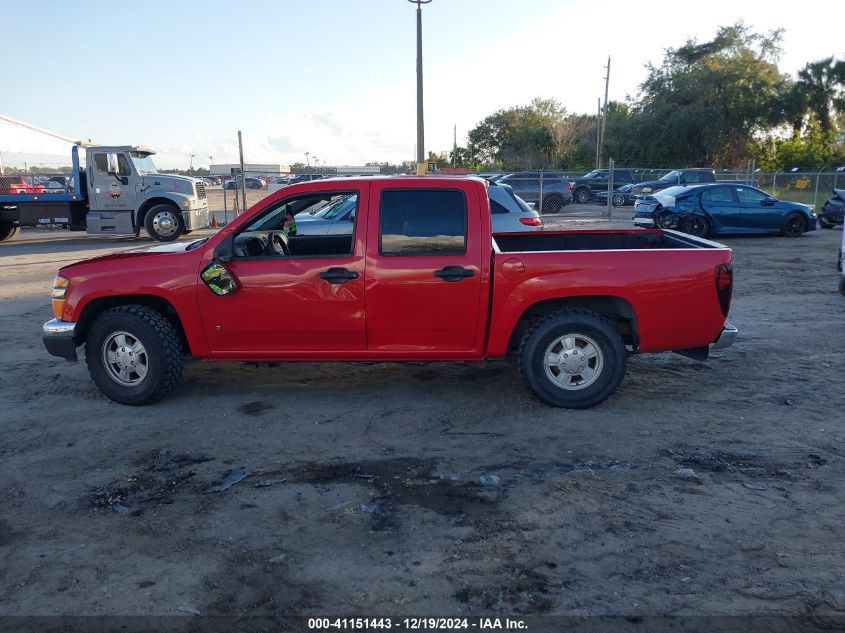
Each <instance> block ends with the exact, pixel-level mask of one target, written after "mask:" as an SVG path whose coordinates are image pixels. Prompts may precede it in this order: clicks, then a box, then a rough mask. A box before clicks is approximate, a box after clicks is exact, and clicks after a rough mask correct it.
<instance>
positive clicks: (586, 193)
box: [572, 187, 590, 204]
mask: <svg viewBox="0 0 845 633" xmlns="http://www.w3.org/2000/svg"><path fill="white" fill-rule="evenodd" d="M572 196H573V198H574V200H575V202H577V203H578V204H587V203H588V202H589V201H590V190H589V189H588V188H587V187H578V188H577V189H576V190H575V191H574V192H573V194H572Z"/></svg>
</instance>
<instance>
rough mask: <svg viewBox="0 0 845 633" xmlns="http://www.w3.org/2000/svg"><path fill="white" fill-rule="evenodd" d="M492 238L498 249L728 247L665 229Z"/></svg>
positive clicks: (539, 233)
mask: <svg viewBox="0 0 845 633" xmlns="http://www.w3.org/2000/svg"><path fill="white" fill-rule="evenodd" d="M493 242H494V248H496V249H497V252H499V253H518V252H523V253H538V252H548V251H617V250H620V251H621V250H645V249H649V250H654V249H678V248H725V247H724V246H723V245H722V244H719V243H717V242H711V241H709V240H705V239H701V238H698V237H694V236H692V235H687V234H686V233H680V232H678V231H670V230H662V229H599V230H595V231H535V232H532V233H502V234H498V235H494V236H493Z"/></svg>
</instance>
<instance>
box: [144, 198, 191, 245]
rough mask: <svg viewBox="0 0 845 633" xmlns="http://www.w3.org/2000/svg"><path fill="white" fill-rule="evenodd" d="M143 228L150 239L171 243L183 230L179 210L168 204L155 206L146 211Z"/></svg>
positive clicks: (183, 226) (183, 225)
mask: <svg viewBox="0 0 845 633" xmlns="http://www.w3.org/2000/svg"><path fill="white" fill-rule="evenodd" d="M144 226H145V227H146V229H147V233H149V235H150V237H151V238H153V239H154V240H158V241H159V242H172V241H173V240H175V239H176V238H178V237H179V236H180V235H181V234H182V232H183V231H184V230H185V224H184V222H183V221H182V214H181V213H180V212H179V209H177V208H176V207H174V206H172V205H169V204H157V205H155V206H154V207H153V208H152V209H150V210H149V211H147V215H146V216H144Z"/></svg>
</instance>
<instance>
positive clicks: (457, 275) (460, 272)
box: [434, 266, 475, 281]
mask: <svg viewBox="0 0 845 633" xmlns="http://www.w3.org/2000/svg"><path fill="white" fill-rule="evenodd" d="M473 275H475V271H474V270H472V269H470V268H464V267H463V266H444V267H443V268H441V269H440V270H435V271H434V276H435V277H440V279H442V280H443V281H461V280H462V279H467V278H468V277H472V276H473Z"/></svg>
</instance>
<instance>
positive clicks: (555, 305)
mask: <svg viewBox="0 0 845 633" xmlns="http://www.w3.org/2000/svg"><path fill="white" fill-rule="evenodd" d="M573 308H577V309H581V310H589V311H590V312H594V313H596V314H598V315H601V316H603V317H605V318H606V319H608V320H609V321H610V322H611V323H612V324H613V325H614V327H616V330H617V331H618V332H619V334H620V335H621V336H622V340H623V341H624V342H625V344H626V345H630V346H631V348H632V349H633V350H636V349H637V348H638V347H639V332H638V328H637V314H636V311H635V310H634V306H633V305H631V303H630V302H629V301H628V300H626V299H623V298H622V297H617V296H614V295H579V296H572V297H558V298H555V299H546V300H543V301H538V302H537V303H534V304H532V305H530V306H529V307H528V308H526V309H525V310H524V311H523V313H522V314H521V315H520V317H519V319H518V320H517V322H516V325H514V327H513V330H512V331H511V335H510V339H509V341H508V350H507V351H508V354H515V353H516V352H517V351H518V349H519V345H520V343H521V341H522V338H523V336H524V335H525V333H526V332H527V331H528V330H530V329H531V327H532V325H533V324H534V323H535V322H537V321H538V320H539V319H542V318H543V317H545V316H546V315H548V314H551V313H553V312H559V311H560V310H566V309H573Z"/></svg>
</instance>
